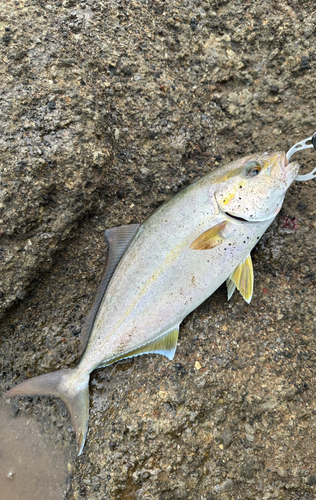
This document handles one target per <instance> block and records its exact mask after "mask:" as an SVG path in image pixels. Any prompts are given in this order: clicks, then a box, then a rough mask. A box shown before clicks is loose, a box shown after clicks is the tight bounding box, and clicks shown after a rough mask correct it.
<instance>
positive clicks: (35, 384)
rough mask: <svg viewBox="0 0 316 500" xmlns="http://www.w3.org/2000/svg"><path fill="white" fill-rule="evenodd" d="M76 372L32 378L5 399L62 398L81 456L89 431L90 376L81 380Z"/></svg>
mask: <svg viewBox="0 0 316 500" xmlns="http://www.w3.org/2000/svg"><path fill="white" fill-rule="evenodd" d="M76 372H77V370H59V371H56V372H51V373H47V374H45V375H40V376H39V377H34V378H30V379H28V380H25V381H24V382H21V384H18V385H16V386H15V387H13V388H12V389H10V391H8V392H7V393H6V395H5V397H7V398H11V397H12V396H32V395H35V394H36V395H42V394H43V395H44V394H46V395H51V396H57V397H59V398H61V399H62V400H63V401H64V402H65V403H66V405H67V408H68V410H69V413H70V417H71V422H72V425H73V428H74V431H75V434H76V440H77V444H78V455H80V454H81V452H82V450H83V447H84V443H85V440H86V435H87V430H88V420H89V375H87V376H86V377H85V378H84V379H82V378H80V379H79V377H78V375H77V374H76Z"/></svg>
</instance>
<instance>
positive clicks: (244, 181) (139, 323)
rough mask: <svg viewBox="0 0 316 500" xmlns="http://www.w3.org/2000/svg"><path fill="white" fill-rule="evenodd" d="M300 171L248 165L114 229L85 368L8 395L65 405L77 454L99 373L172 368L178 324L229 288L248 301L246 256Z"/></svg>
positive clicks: (222, 172)
mask: <svg viewBox="0 0 316 500" xmlns="http://www.w3.org/2000/svg"><path fill="white" fill-rule="evenodd" d="M298 170H299V165H298V164H297V163H296V162H292V163H289V161H288V158H287V156H286V154H285V153H284V152H281V153H280V152H279V153H276V152H274V153H270V154H268V153H263V154H256V155H253V156H248V157H246V158H243V159H240V160H237V161H235V162H232V163H229V164H228V165H226V166H225V167H223V168H221V169H218V170H216V171H215V172H212V173H210V174H208V175H206V176H204V177H203V178H201V179H200V180H198V181H197V182H195V183H194V184H192V185H190V186H188V187H187V188H186V189H184V190H183V191H181V192H180V193H179V194H177V195H176V196H175V197H174V198H173V199H171V200H170V201H169V202H167V203H165V204H164V205H163V206H161V207H160V208H159V209H158V210H157V211H156V212H154V214H153V215H152V216H151V217H149V218H148V219H147V220H146V221H145V222H144V223H143V224H141V225H130V226H121V227H117V228H112V229H108V230H107V231H106V232H105V235H106V240H107V244H108V260H107V266H106V269H105V274H104V276H103V279H102V282H101V284H100V287H99V289H98V292H97V295H96V299H95V301H94V304H93V306H92V309H91V311H90V313H89V315H88V316H87V319H86V323H85V325H84V327H83V330H82V344H83V349H82V351H83V355H82V358H81V361H80V363H79V365H78V366H77V367H75V368H74V369H65V370H60V371H57V372H52V373H48V374H45V375H41V376H39V377H35V378H32V379H29V380H26V381H24V382H22V383H20V384H19V385H17V386H15V387H13V388H12V389H11V390H10V391H9V392H8V393H7V394H6V396H7V397H11V396H15V395H23V394H25V395H32V394H50V395H53V396H58V397H61V398H62V399H63V400H64V401H65V403H66V404H67V406H68V409H69V412H70V415H71V420H72V424H73V427H74V429H75V433H76V439H77V443H78V449H79V454H80V453H81V452H82V449H83V446H84V443H85V439H86V433H87V428H88V417H89V377H90V373H91V372H92V371H93V370H95V369H96V368H101V367H104V366H107V365H110V364H111V363H114V362H115V361H118V360H120V359H123V358H129V357H132V356H138V355H140V354H148V353H159V354H162V355H164V356H166V357H167V358H169V359H170V360H171V359H173V357H174V354H175V351H176V346H177V339H178V332H179V325H180V323H181V322H182V321H183V319H184V318H185V317H186V316H187V315H188V314H189V313H190V312H191V311H193V310H194V309H195V308H196V307H197V306H198V305H199V304H201V303H202V302H203V301H204V300H205V299H206V298H207V297H209V296H210V295H212V293H213V292H215V290H216V289H217V288H218V287H219V286H220V285H221V284H222V283H223V282H225V280H226V282H227V288H228V299H230V297H231V296H232V294H233V292H234V290H235V288H237V289H238V290H239V291H240V292H241V294H242V295H243V297H244V298H245V300H246V301H247V302H248V303H249V302H250V301H251V297H252V292H253V269H252V262H251V257H250V251H251V249H252V248H253V247H254V246H255V244H256V243H257V242H258V240H259V239H260V237H261V236H262V235H263V233H264V232H265V231H266V229H267V228H268V227H269V226H270V224H271V223H272V222H273V220H274V218H275V217H276V215H277V213H278V212H279V211H280V209H281V206H282V203H283V199H284V196H285V193H286V191H287V189H288V188H289V186H290V185H291V183H292V182H293V180H294V179H295V177H296V175H297V173H298Z"/></svg>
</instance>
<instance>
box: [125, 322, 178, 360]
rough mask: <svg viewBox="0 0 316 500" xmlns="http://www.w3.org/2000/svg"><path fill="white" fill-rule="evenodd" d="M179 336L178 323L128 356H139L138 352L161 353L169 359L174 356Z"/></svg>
mask: <svg viewBox="0 0 316 500" xmlns="http://www.w3.org/2000/svg"><path fill="white" fill-rule="evenodd" d="M178 336H179V325H178V326H177V327H176V328H174V329H173V330H171V331H170V332H168V333H165V334H164V335H162V336H161V337H159V338H158V339H155V340H153V341H152V342H150V343H149V344H146V345H144V346H142V347H140V348H139V349H136V350H135V351H132V352H131V353H129V354H128V356H126V357H128V358H131V357H133V356H139V355H140V354H162V355H163V356H166V358H168V359H170V361H171V360H172V359H173V358H174V355H175V352H176V349H177V342H178Z"/></svg>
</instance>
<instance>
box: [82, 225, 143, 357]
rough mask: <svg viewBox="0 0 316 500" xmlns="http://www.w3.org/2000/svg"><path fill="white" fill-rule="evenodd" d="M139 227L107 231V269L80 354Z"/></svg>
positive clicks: (90, 316) (87, 322)
mask: <svg viewBox="0 0 316 500" xmlns="http://www.w3.org/2000/svg"><path fill="white" fill-rule="evenodd" d="M139 227H140V224H130V225H128V226H120V227H113V228H111V229H107V230H106V231H105V239H106V242H107V260H106V266H105V271H104V274H103V277H102V280H101V283H100V285H99V288H98V290H97V293H96V296H95V299H94V302H93V304H92V307H91V309H90V311H89V313H88V315H87V317H86V321H85V323H84V325H83V327H82V329H81V346H80V354H82V353H83V352H84V350H85V348H86V345H87V343H88V340H89V337H90V333H91V330H92V327H93V324H94V320H95V317H96V314H97V312H98V310H99V307H100V303H101V300H102V298H103V295H104V292H105V290H106V287H107V285H108V283H109V281H110V279H111V277H112V275H113V273H114V271H115V269H116V266H117V265H118V263H119V261H120V260H121V258H122V257H123V255H124V253H125V252H126V249H127V247H128V246H129V244H130V243H131V241H132V239H133V238H134V236H135V234H136V233H137V231H138V229H139Z"/></svg>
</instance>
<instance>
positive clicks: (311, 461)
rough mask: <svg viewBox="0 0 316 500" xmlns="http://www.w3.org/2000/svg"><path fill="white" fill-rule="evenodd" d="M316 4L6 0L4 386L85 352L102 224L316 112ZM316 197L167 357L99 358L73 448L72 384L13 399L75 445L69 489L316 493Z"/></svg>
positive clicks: (244, 495) (287, 211) (309, 161)
mask: <svg viewBox="0 0 316 500" xmlns="http://www.w3.org/2000/svg"><path fill="white" fill-rule="evenodd" d="M315 22H316V4H315V2H313V1H305V2H299V1H295V0H292V1H291V0H287V1H284V0H279V1H273V0H271V1H268V0H258V1H256V2H254V1H253V2H252V1H240V0H234V1H232V0H227V1H225V0H217V1H216V0H211V1H198V0H195V1H190V0H182V1H178V0H175V1H172V0H169V1H162V0H146V1H145V0H144V1H141V0H132V1H127V0H121V1H119V0H117V1H114V0H113V1H111V0H108V1H101V0H87V1H85V0H83V1H76V0H65V1H63V2H60V1H51V2H50V3H48V2H46V1H45V2H39V1H33V0H25V1H24V0H21V1H13V2H4V1H3V2H2V3H1V9H0V29H1V63H2V64H1V65H0V71H1V86H0V92H1V107H0V114H1V116H0V121H1V134H0V144H1V150H0V155H1V156H0V158H1V160H0V161H1V164H0V312H1V315H2V320H1V321H2V322H1V325H0V330H1V337H0V347H1V352H0V356H1V358H0V363H1V367H0V371H1V379H0V380H1V391H2V394H3V392H4V391H5V390H6V389H7V388H9V387H12V385H13V384H15V383H17V382H19V381H21V380H22V379H24V378H26V377H31V376H35V375H39V374H41V373H46V372H48V371H52V370H56V369H60V368H62V367H71V366H74V365H75V364H76V362H77V361H78V350H79V342H80V329H81V325H82V323H83V321H84V317H85V316H86V314H87V312H88V310H89V306H90V304H91V302H92V300H93V295H94V292H95V289H96V287H97V284H98V282H99V279H100V277H101V275H102V272H103V266H104V261H105V250H106V247H105V241H104V229H105V228H107V227H113V226H118V225H121V224H128V223H131V222H141V221H142V220H144V218H145V217H147V216H148V215H150V214H151V213H152V212H153V211H154V210H155V208H157V207H158V206H159V205H160V204H161V203H163V202H164V201H166V200H168V199H169V198H170V197H171V196H172V195H173V194H174V193H176V192H178V190H180V189H181V188H182V187H184V186H186V185H187V184H189V183H190V182H192V181H193V180H195V179H197V178H199V177H200V176H201V175H203V174H204V173H206V172H208V171H210V169H213V168H217V167H218V166H220V165H223V164H225V162H228V161H229V160H231V159H236V158H238V157H240V156H245V155H247V154H251V153H253V152H259V151H265V150H267V149H276V150H287V149H288V148H289V147H290V146H291V145H293V144H294V143H295V142H297V141H299V140H300V139H304V138H305V137H308V136H310V135H311V134H312V133H313V132H315V131H316V115H315V76H316V75H315V69H316V60H315V46H316V28H315ZM301 158H302V163H303V164H304V165H305V166H304V168H303V169H302V172H305V171H310V170H311V169H312V166H314V165H315V162H316V153H314V154H313V153H311V152H307V153H306V154H304V155H303V154H302V155H301ZM315 200H316V181H315V180H313V181H309V182H307V183H294V184H293V186H292V187H291V188H290V190H289V192H288V194H287V197H286V200H285V203H284V208H283V209H282V212H281V213H280V215H279V216H278V218H277V220H276V221H275V222H274V224H273V226H272V227H271V228H270V229H269V230H268V232H267V233H266V234H265V236H264V237H263V239H262V240H261V242H260V243H259V245H258V246H257V248H256V249H255V250H254V252H253V262H254V273H255V291H254V298H253V300H252V302H251V304H250V305H247V304H246V303H245V302H244V301H243V299H242V298H241V297H240V296H238V295H237V293H235V295H234V297H233V298H232V300H231V301H230V302H229V303H228V302H227V300H226V291H225V287H224V286H223V287H221V288H220V289H219V290H218V291H217V292H216V293H215V294H214V295H213V296H212V297H211V298H210V299H209V300H207V301H206V302H205V303H204V304H203V305H201V306H200V307H199V308H198V309H197V310H196V311H195V312H194V313H193V314H191V315H190V316H189V317H188V318H187V319H186V320H185V321H184V323H183V324H182V326H181V328H180V340H179V346H178V349H177V352H176V356H175V359H174V361H173V362H169V361H168V360H166V359H164V358H163V357H159V356H142V357H139V358H136V359H134V360H129V361H128V362H126V363H122V364H119V365H117V366H115V367H109V368H107V369H102V370H98V371H96V372H94V373H93V375H92V377H91V384H90V396H91V397H90V425H89V433H88V438H87V442H86V445H85V448H84V451H83V454H82V456H81V457H80V458H79V459H77V458H76V457H75V442H74V439H73V434H72V431H71V425H70V421H69V417H68V413H67V410H66V408H65V406H64V405H63V403H62V402H61V401H58V400H56V399H53V398H32V399H31V398H24V399H22V398H21V400H19V399H18V398H16V399H15V400H14V401H12V411H13V415H15V417H14V418H19V414H27V415H29V416H30V418H34V419H37V420H39V421H40V422H41V424H42V428H43V436H44V439H45V435H47V433H49V434H50V435H51V436H53V437H54V438H55V440H56V441H58V442H59V441H63V442H64V443H65V446H70V447H72V449H73V463H72V466H71V470H72V473H71V474H72V477H71V479H72V480H71V486H70V488H69V489H68V492H67V493H66V494H65V495H66V496H65V498H67V500H77V499H81V498H89V500H134V499H137V500H173V499H182V498H185V499H188V500H191V499H192V500H197V499H199V500H217V499H223V500H233V499H234V500H237V499H242V500H247V499H249V500H252V499H253V500H269V499H270V500H274V499H281V500H312V499H314V498H315V496H316V460H315V456H316V444H315V443H316V420H315V412H316V391H315V382H314V381H315V375H316V367H315V360H316V357H315V333H316V322H315V310H316V306H315V258H316V250H315V236H316V201H315ZM175 230H176V229H175ZM12 418H13V417H12ZM12 425H14V420H13V421H12ZM56 500H58V499H56Z"/></svg>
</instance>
